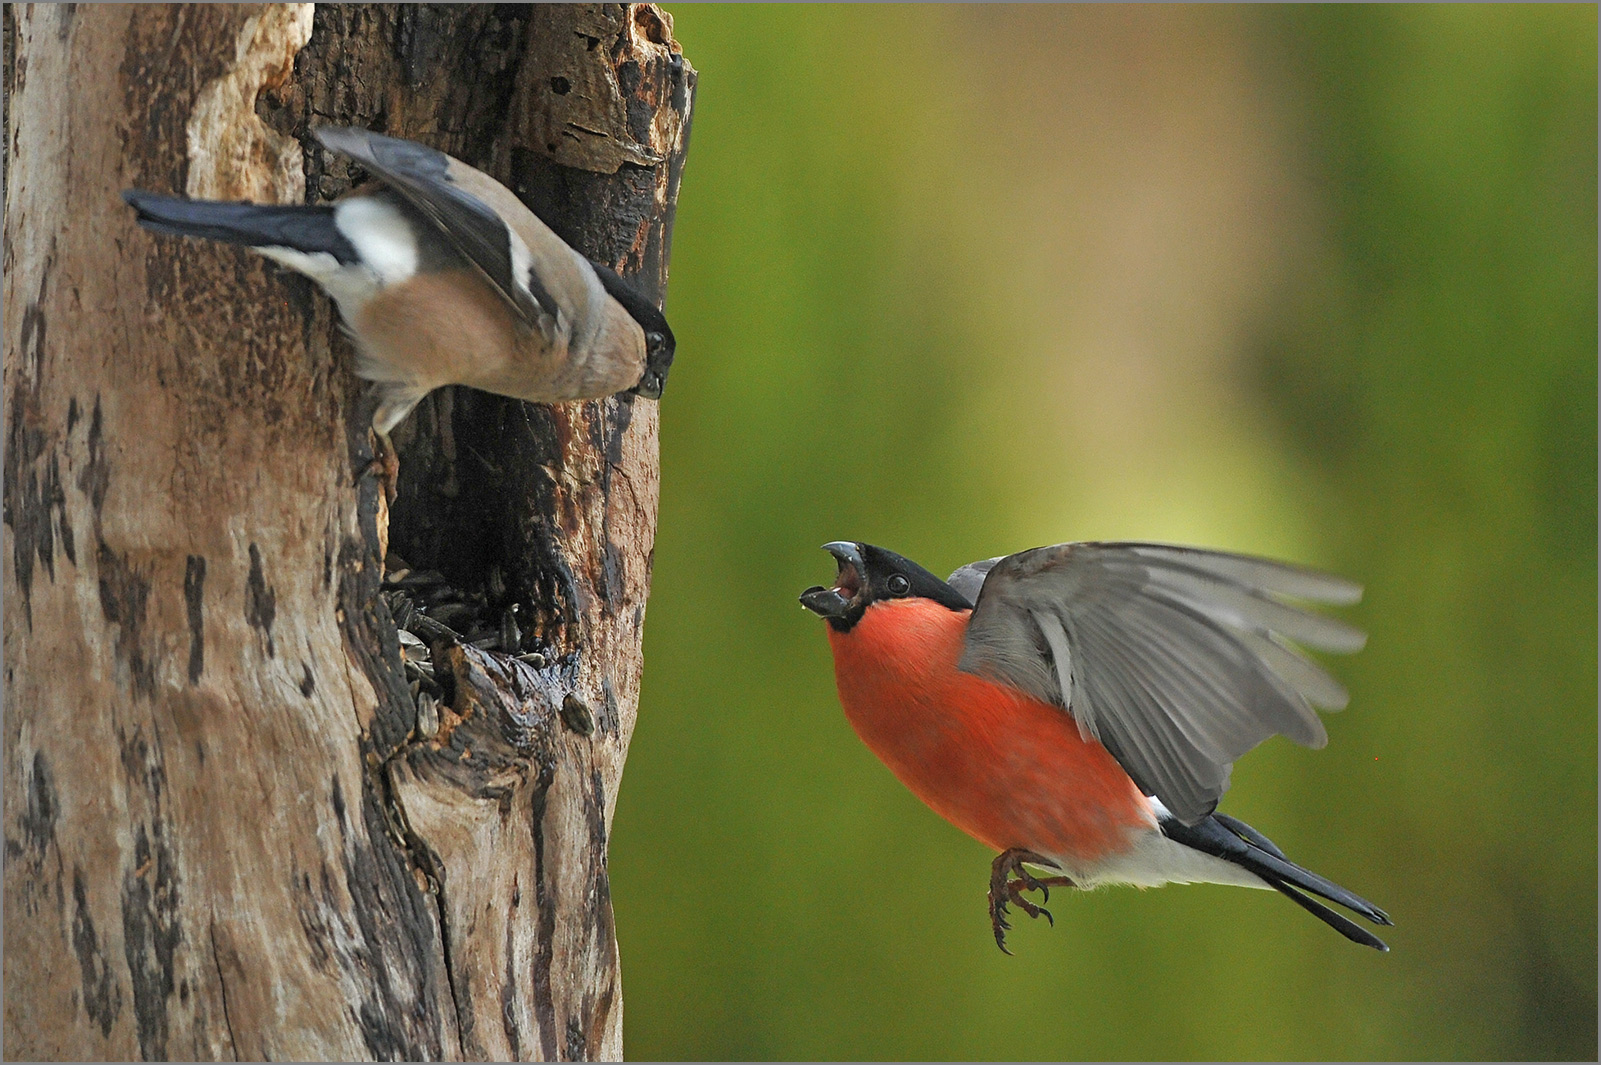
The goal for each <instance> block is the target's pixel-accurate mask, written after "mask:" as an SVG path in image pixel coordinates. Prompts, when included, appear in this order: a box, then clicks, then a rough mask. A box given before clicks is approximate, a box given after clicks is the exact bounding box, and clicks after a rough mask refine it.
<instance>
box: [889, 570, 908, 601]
mask: <svg viewBox="0 0 1602 1066" xmlns="http://www.w3.org/2000/svg"><path fill="white" fill-rule="evenodd" d="M884 587H885V588H887V589H889V590H890V595H892V596H905V595H906V594H907V590H908V589H910V588H912V582H910V581H908V580H907V579H906V578H905V577H904V576H903V575H901V574H891V575H890V578H889V580H887V581H886V582H885V583H884Z"/></svg>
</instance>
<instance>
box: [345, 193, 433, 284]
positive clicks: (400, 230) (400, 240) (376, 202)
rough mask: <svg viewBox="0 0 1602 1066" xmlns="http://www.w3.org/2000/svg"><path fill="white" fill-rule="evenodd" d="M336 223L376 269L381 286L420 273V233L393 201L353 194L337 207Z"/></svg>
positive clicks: (369, 265) (366, 263)
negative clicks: (414, 230)
mask: <svg viewBox="0 0 1602 1066" xmlns="http://www.w3.org/2000/svg"><path fill="white" fill-rule="evenodd" d="M334 226H335V227H336V228H337V229H338V230H339V232H340V233H342V234H344V235H345V239H346V240H347V241H350V243H351V247H353V248H355V249H356V254H357V255H358V256H360V257H361V261H362V265H363V266H365V267H366V268H367V269H368V270H370V271H372V272H373V274H374V275H375V276H376V277H377V279H378V284H379V285H380V286H384V285H394V284H395V283H397V282H401V281H405V280H406V279H407V278H409V277H411V276H412V275H413V274H416V273H417V237H416V235H415V234H414V233H413V232H412V226H411V223H410V222H408V221H406V216H405V215H403V214H401V213H400V211H399V210H398V209H397V208H395V207H394V206H393V205H391V204H388V203H385V202H384V201H383V200H380V199H378V198H377V197H373V196H353V197H351V198H350V199H349V200H341V201H340V202H339V204H338V206H336V207H335V208H334Z"/></svg>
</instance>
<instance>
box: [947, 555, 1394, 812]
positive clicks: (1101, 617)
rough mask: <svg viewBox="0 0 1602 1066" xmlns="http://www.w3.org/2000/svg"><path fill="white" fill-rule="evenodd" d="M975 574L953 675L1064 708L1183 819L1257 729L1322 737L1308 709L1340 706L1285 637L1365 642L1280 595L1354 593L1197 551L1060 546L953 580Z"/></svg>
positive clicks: (1356, 589) (1324, 644)
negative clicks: (974, 590)
mask: <svg viewBox="0 0 1602 1066" xmlns="http://www.w3.org/2000/svg"><path fill="white" fill-rule="evenodd" d="M975 581H982V582H983V584H982V586H981V587H980V588H979V589H978V597H977V601H976V603H975V606H974V612H973V616H972V617H971V618H970V619H969V623H968V633H967V638H966V645H965V647H964V651H963V656H962V660H961V662H960V664H959V666H960V668H961V669H963V670H965V671H967V672H969V673H973V674H978V675H981V676H984V677H988V678H991V679H993V680H996V681H1000V682H1002V683H1005V684H1008V685H1011V686H1013V687H1015V688H1018V689H1021V690H1023V691H1024V692H1027V693H1029V694H1030V695H1032V696H1034V697H1036V698H1037V699H1040V700H1043V701H1046V702H1049V703H1055V704H1057V705H1059V706H1061V707H1063V708H1065V709H1067V710H1069V711H1071V712H1072V713H1073V716H1074V720H1075V721H1076V722H1078V723H1079V729H1080V731H1081V732H1082V733H1083V734H1084V735H1086V736H1089V737H1094V738H1095V739H1097V740H1099V741H1100V742H1101V743H1102V744H1103V745H1104V746H1105V747H1106V748H1107V750H1108V751H1109V752H1111V753H1112V755H1113V757H1114V758H1116V759H1117V760H1118V762H1119V764H1120V765H1122V766H1123V768H1124V769H1125V770H1126V771H1127V772H1128V773H1129V776H1130V777H1132V778H1133V779H1134V781H1135V783H1136V784H1137V785H1139V786H1140V787H1141V788H1142V789H1143V790H1144V791H1145V792H1146V793H1147V794H1149V795H1155V796H1156V797H1157V798H1158V799H1159V800H1161V801H1162V803H1163V805H1164V806H1165V807H1167V808H1168V810H1169V811H1171V812H1172V813H1173V814H1174V816H1175V817H1177V818H1179V819H1180V820H1181V821H1183V822H1185V823H1186V824H1187V825H1194V824H1195V823H1196V822H1198V821H1200V820H1201V819H1202V818H1205V817H1206V816H1207V815H1208V814H1210V813H1211V812H1212V810H1213V808H1214V807H1215V806H1216V805H1217V803H1218V800H1219V797H1221V796H1222V795H1223V794H1224V790H1225V789H1226V788H1228V787H1229V772H1230V769H1231V767H1232V765H1233V764H1234V761H1235V760H1236V759H1238V758H1239V757H1240V756H1242V755H1244V754H1245V753H1246V752H1248V751H1250V750H1251V749H1252V748H1253V747H1255V746H1257V745H1258V744H1259V743H1261V742H1262V741H1264V740H1266V739H1267V738H1268V737H1270V736H1273V735H1274V734H1276V733H1278V734H1281V735H1284V736H1287V737H1289V738H1290V739H1292V740H1294V741H1295V742H1296V743H1298V744H1302V745H1305V746H1307V747H1310V748H1317V747H1322V746H1323V745H1324V744H1325V742H1326V741H1327V740H1328V735H1327V734H1326V733H1325V732H1324V725H1323V723H1322V722H1320V721H1319V718H1318V715H1317V713H1316V712H1315V711H1314V710H1313V708H1314V707H1319V708H1323V709H1326V710H1339V709H1341V708H1342V707H1345V706H1346V702H1347V695H1346V690H1345V689H1343V688H1342V687H1341V686H1340V684H1339V683H1338V682H1337V681H1336V680H1335V679H1334V678H1332V677H1330V676H1329V674H1327V673H1325V672H1324V670H1323V669H1322V668H1321V667H1319V666H1317V665H1316V664H1315V663H1313V662H1312V661H1311V660H1309V659H1307V658H1306V657H1305V656H1303V655H1302V654H1300V652H1298V651H1297V650H1296V648H1295V647H1293V646H1292V643H1291V642H1295V643H1296V644H1300V645H1302V646H1305V647H1308V648H1314V649H1317V650H1320V651H1328V652H1354V651H1357V650H1359V649H1361V648H1362V646H1363V643H1364V640H1365V637H1364V635H1363V633H1362V632H1361V631H1360V630H1358V629H1355V628H1353V627H1352V626H1350V625H1348V624H1347V623H1345V622H1342V621H1339V620H1337V619H1333V618H1327V617H1324V616H1322V615H1318V614H1313V613H1311V612H1309V611H1307V610H1305V609H1302V608H1300V607H1296V606H1292V605H1291V604H1288V603H1286V602H1284V600H1285V599H1287V598H1289V599H1296V600H1302V601H1306V602H1309V603H1325V604H1350V603H1355V602H1357V600H1358V598H1359V597H1360V596H1361V595H1362V588H1361V587H1360V586H1358V585H1356V584H1353V583H1352V582H1349V581H1346V580H1343V579H1341V578H1338V577H1332V576H1330V575H1327V574H1320V573H1316V572H1314V571H1311V570H1304V569H1301V568H1300V567H1295V566H1289V565H1287V564H1284V563H1276V562H1272V561H1270V560H1267V559H1258V558H1253V557H1250V556H1244V555H1231V554H1227V553H1224V552H1214V551H1205V550H1202V549H1198V548H1181V547H1175V546H1171V545H1166V544H1141V543H1123V544H1111V543H1108V544H1100V543H1086V544H1058V545H1055V546H1053V547H1049V548H1035V549H1033V550H1031V551H1026V552H1019V553H1018V554H1016V555H1009V556H1006V557H1004V558H1001V559H992V560H986V561H985V562H983V563H974V564H970V566H967V567H963V568H962V569H960V570H958V571H957V572H956V573H955V574H953V575H952V581H951V583H952V585H953V586H956V587H958V588H959V590H960V589H961V586H960V585H958V582H964V583H967V584H970V585H971V584H973V583H974V582H975ZM968 595H970V598H972V594H971V593H968Z"/></svg>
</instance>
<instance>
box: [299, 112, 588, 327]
mask: <svg viewBox="0 0 1602 1066" xmlns="http://www.w3.org/2000/svg"><path fill="white" fill-rule="evenodd" d="M316 133H317V139H318V140H320V141H322V142H323V144H325V145H327V146H328V147H329V148H331V149H333V150H334V151H336V152H339V153H341V154H343V155H348V156H350V157H351V158H352V159H354V160H356V161H357V162H358V163H360V164H361V165H362V166H364V167H366V168H367V169H368V170H369V171H371V172H372V173H373V174H374V176H376V177H378V178H379V179H380V180H382V181H383V182H384V184H386V185H388V186H389V187H390V188H392V189H394V190H395V191H396V192H398V193H400V194H401V195H402V196H403V197H405V198H406V202H407V203H409V204H411V205H412V207H414V208H416V209H417V210H418V211H419V212H420V213H421V214H422V215H423V216H424V217H425V218H427V219H428V221H429V222H430V223H432V224H433V226H434V227H435V228H436V229H437V230H438V231H439V232H440V233H441V234H442V235H443V236H444V237H445V238H446V239H447V240H449V241H450V243H451V244H452V245H453V246H454V247H455V248H456V250H457V251H458V252H460V253H461V254H462V255H463V256H464V257H465V258H466V259H467V260H468V262H470V263H471V264H472V265H473V266H474V268H476V269H477V270H478V272H479V273H480V274H481V275H482V276H483V277H484V280H486V281H487V282H489V284H490V287H491V288H493V289H494V290H495V291H496V292H497V293H498V294H499V295H500V297H501V299H503V300H505V301H506V304H507V306H508V307H509V308H511V310H512V312H513V313H514V314H515V315H516V316H517V318H518V320H519V322H520V323H521V324H522V325H523V327H524V328H526V329H535V328H538V329H540V330H542V331H543V332H544V333H545V334H546V337H547V338H550V337H552V336H553V335H554V333H555V329H556V313H557V307H556V302H555V300H553V299H552V298H551V297H550V295H549V293H548V291H547V289H546V286H545V285H544V284H543V282H542V281H541V279H540V278H539V276H538V274H537V273H536V272H535V270H534V266H533V264H532V263H528V264H526V265H525V264H524V263H520V262H519V260H520V259H528V258H529V256H528V254H527V249H526V247H525V248H523V249H520V250H514V245H513V242H514V241H517V242H518V243H522V239H521V238H520V237H516V236H515V235H514V234H513V233H512V231H511V229H510V227H509V226H508V225H507V223H506V220H505V219H503V218H501V216H500V215H499V214H497V213H496V211H495V209H494V208H493V207H492V206H491V205H489V204H487V203H485V202H484V201H483V200H482V199H480V198H479V197H477V196H475V195H473V194H472V193H471V192H469V191H468V190H466V189H464V188H462V187H461V186H460V185H459V184H457V183H456V182H455V181H454V180H453V173H455V172H457V171H471V170H472V168H471V167H468V166H467V164H465V163H463V162H461V161H460V160H458V159H454V158H452V157H451V156H448V155H446V154H445V153H444V152H441V151H439V150H437V149H434V148H429V147H428V146H426V145H422V144H418V143H416V142H415V141H404V140H400V139H399V138H396V137H385V136H383V135H382V134H378V133H373V132H371V131H370V130H363V129H356V128H352V127H334V126H325V127H323V128H321V129H318V130H317V131H316ZM473 173H474V174H478V172H477V171H473ZM480 176H482V175H480ZM485 180H486V181H487V180H491V179H489V178H487V177H485ZM520 252H521V254H520ZM520 274H521V275H523V276H519V275H520Z"/></svg>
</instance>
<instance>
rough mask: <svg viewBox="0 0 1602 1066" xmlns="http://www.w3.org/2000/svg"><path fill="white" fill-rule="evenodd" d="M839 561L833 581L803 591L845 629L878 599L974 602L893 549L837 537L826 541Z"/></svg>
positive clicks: (807, 603) (962, 605)
mask: <svg viewBox="0 0 1602 1066" xmlns="http://www.w3.org/2000/svg"><path fill="white" fill-rule="evenodd" d="M823 550H824V551H826V552H828V553H829V554H830V555H832V556H834V560H835V563H836V565H837V567H838V570H837V572H836V573H835V577H834V584H833V585H832V586H830V587H828V588H825V587H824V586H822V585H814V586H812V587H811V588H809V589H807V590H806V591H805V592H803V593H802V594H801V606H803V607H805V608H806V609H807V610H809V611H811V612H813V613H814V614H816V615H818V616H820V617H822V618H823V619H825V620H826V621H827V622H828V623H829V625H831V626H832V627H834V629H835V630H837V631H838V632H841V633H849V632H850V631H851V627H852V626H854V625H856V624H857V623H858V622H859V621H861V620H862V615H863V613H864V612H865V611H867V609H868V608H869V607H871V606H873V605H874V604H875V603H881V602H887V601H890V600H905V599H917V598H923V599H928V600H933V601H934V602H936V603H938V604H940V605H941V606H942V607H946V608H948V609H950V610H953V611H966V610H969V609H971V608H972V607H973V604H972V603H969V602H968V599H967V597H965V596H963V595H962V594H961V593H959V592H958V591H957V590H956V589H954V588H952V587H951V586H950V585H948V584H946V583H945V582H944V581H941V580H940V579H939V578H938V577H935V576H934V575H933V574H931V573H930V572H929V571H927V570H925V569H924V568H923V567H921V566H919V565H918V564H917V563H915V562H913V561H912V560H911V559H907V558H905V557H903V556H900V555H897V554H896V553H895V552H893V551H889V550H887V549H885V548H879V547H876V546H874V545H872V544H861V543H857V542H854V541H846V540H837V541H833V542H831V543H829V544H825V545H824V546H823Z"/></svg>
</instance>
